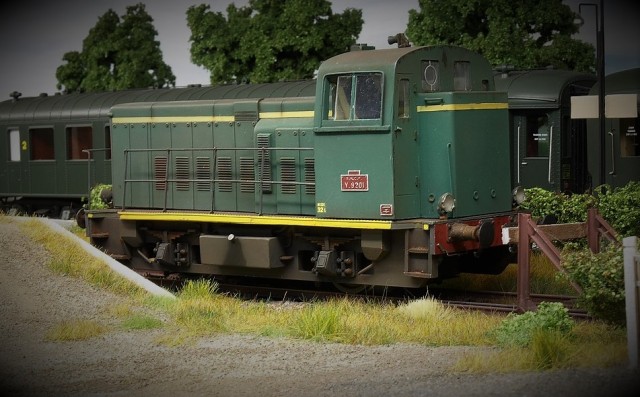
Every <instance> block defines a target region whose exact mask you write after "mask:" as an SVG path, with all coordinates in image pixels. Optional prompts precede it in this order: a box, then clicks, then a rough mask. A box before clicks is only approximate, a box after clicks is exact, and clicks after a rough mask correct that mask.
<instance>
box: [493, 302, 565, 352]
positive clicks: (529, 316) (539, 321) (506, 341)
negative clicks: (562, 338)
mask: <svg viewBox="0 0 640 397" xmlns="http://www.w3.org/2000/svg"><path fill="white" fill-rule="evenodd" d="M573 325H574V323H573V320H572V319H571V317H569V313H568V311H567V308H565V307H564V305H563V304H562V303H558V302H542V303H540V305H538V309H537V310H536V311H535V312H525V313H523V314H515V313H510V314H509V315H507V318H505V319H504V321H502V323H500V325H499V326H498V328H496V329H495V330H494V331H493V333H492V336H493V337H494V338H495V340H496V342H497V343H498V344H499V345H501V346H511V347H513V346H518V347H527V346H530V345H531V343H532V341H533V339H534V335H536V334H537V333H540V332H554V333H560V334H562V335H567V334H569V333H570V332H571V330H572V329H573Z"/></svg>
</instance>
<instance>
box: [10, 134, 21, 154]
mask: <svg viewBox="0 0 640 397" xmlns="http://www.w3.org/2000/svg"><path fill="white" fill-rule="evenodd" d="M9 161H20V131H19V130H17V129H11V130H9Z"/></svg>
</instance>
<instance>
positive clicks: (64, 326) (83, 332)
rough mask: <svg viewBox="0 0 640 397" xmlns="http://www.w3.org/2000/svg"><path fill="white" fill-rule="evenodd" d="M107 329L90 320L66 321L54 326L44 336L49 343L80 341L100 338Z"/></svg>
mask: <svg viewBox="0 0 640 397" xmlns="http://www.w3.org/2000/svg"><path fill="white" fill-rule="evenodd" d="M107 331H108V329H107V327H105V326H103V325H101V324H98V323H96V322H95V321H90V320H67V321H62V322H61V323H59V324H57V325H56V326H54V327H53V328H52V329H51V330H50V331H49V332H48V333H47V335H46V339H47V340H50V341H81V340H87V339H91V338H95V337H97V336H100V335H102V334H104V333H106V332H107Z"/></svg>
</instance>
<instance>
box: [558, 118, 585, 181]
mask: <svg viewBox="0 0 640 397" xmlns="http://www.w3.org/2000/svg"><path fill="white" fill-rule="evenodd" d="M559 139H561V153H562V165H561V172H560V185H561V186H560V189H561V191H563V192H573V193H584V192H585V191H587V190H589V189H590V188H591V187H592V186H591V185H592V180H591V174H590V173H589V169H588V168H589V167H588V164H587V123H586V120H584V119H571V118H570V117H569V114H565V115H564V116H563V119H562V134H560V138H559Z"/></svg>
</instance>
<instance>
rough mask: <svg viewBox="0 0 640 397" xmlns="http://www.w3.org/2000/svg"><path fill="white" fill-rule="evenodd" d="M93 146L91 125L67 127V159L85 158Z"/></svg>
mask: <svg viewBox="0 0 640 397" xmlns="http://www.w3.org/2000/svg"><path fill="white" fill-rule="evenodd" d="M91 148H93V139H92V129H91V127H67V160H86V159H87V158H89V157H88V153H85V152H83V150H89V149H91Z"/></svg>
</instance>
